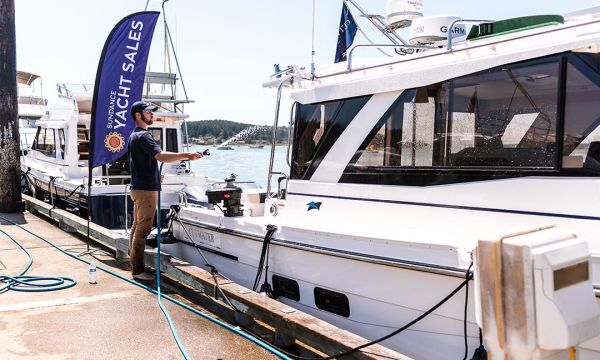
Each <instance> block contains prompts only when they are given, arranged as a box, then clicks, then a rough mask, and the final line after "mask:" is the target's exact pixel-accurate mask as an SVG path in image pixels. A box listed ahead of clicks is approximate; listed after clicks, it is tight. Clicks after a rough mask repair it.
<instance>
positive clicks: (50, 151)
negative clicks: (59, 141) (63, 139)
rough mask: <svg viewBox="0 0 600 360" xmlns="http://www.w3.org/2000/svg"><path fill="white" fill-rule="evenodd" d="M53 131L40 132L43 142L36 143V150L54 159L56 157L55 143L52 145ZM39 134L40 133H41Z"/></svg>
mask: <svg viewBox="0 0 600 360" xmlns="http://www.w3.org/2000/svg"><path fill="white" fill-rule="evenodd" d="M54 131H55V130H54V129H42V130H41V132H44V137H43V138H44V142H43V143H42V142H39V143H38V146H37V147H38V149H37V150H39V151H40V152H42V153H43V154H44V155H46V156H49V157H55V156H56V152H55V150H56V149H55V145H54V144H55V143H54ZM41 132H40V133H41Z"/></svg>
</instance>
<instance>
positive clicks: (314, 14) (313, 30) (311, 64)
mask: <svg viewBox="0 0 600 360" xmlns="http://www.w3.org/2000/svg"><path fill="white" fill-rule="evenodd" d="M316 9H317V1H316V0H313V9H312V52H311V63H310V74H311V75H312V78H313V79H314V78H315V17H316Z"/></svg>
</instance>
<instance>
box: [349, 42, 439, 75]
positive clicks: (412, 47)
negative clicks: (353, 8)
mask: <svg viewBox="0 0 600 360" xmlns="http://www.w3.org/2000/svg"><path fill="white" fill-rule="evenodd" d="M359 47H394V48H406V49H417V50H437V49H438V48H437V47H435V46H423V45H402V44H400V45H395V44H358V45H355V46H353V47H352V48H351V49H350V52H349V53H348V67H347V71H349V72H350V71H352V54H353V53H354V49H356V48H359Z"/></svg>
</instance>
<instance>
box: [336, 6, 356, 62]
mask: <svg viewBox="0 0 600 360" xmlns="http://www.w3.org/2000/svg"><path fill="white" fill-rule="evenodd" d="M338 31H339V33H338V41H337V48H336V49H335V62H336V63H338V62H341V61H346V60H347V57H346V55H347V52H348V49H349V48H350V46H352V43H353V42H354V37H355V36H356V32H357V31H358V26H357V25H356V21H354V18H353V17H352V14H351V13H350V9H348V5H346V2H344V4H343V6H342V17H341V19H340V27H339V28H338Z"/></svg>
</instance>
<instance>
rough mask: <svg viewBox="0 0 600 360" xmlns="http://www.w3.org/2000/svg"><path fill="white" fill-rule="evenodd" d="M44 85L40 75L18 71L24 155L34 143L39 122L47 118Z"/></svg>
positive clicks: (46, 100) (21, 143) (20, 132)
mask: <svg viewBox="0 0 600 360" xmlns="http://www.w3.org/2000/svg"><path fill="white" fill-rule="evenodd" d="M42 85H43V84H42V78H41V77H40V76H39V75H36V74H33V73H30V72H26V71H17V92H18V106H19V137H20V139H19V141H20V145H21V152H22V153H27V151H28V149H29V147H30V146H31V144H32V143H33V138H34V136H35V132H36V123H37V121H38V120H40V119H41V118H43V117H44V116H46V111H47V106H48V99H47V98H45V97H44V96H43V91H42Z"/></svg>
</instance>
